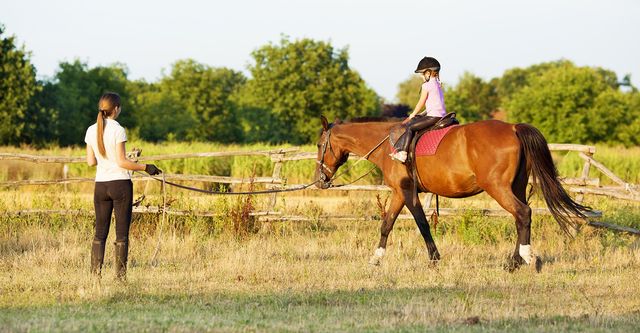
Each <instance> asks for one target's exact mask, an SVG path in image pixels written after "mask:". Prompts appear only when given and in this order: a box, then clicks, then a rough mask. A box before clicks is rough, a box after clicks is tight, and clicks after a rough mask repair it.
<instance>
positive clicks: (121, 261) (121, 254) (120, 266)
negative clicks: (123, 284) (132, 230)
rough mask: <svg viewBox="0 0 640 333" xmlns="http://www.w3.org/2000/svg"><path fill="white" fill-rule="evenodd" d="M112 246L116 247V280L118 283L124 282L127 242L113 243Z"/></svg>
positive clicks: (127, 252)
mask: <svg viewBox="0 0 640 333" xmlns="http://www.w3.org/2000/svg"><path fill="white" fill-rule="evenodd" d="M114 244H115V247H116V251H115V254H116V278H117V279H118V280H120V281H126V280H127V257H128V254H129V241H128V240H127V241H122V242H115V243H114Z"/></svg>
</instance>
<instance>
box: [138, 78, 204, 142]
mask: <svg viewBox="0 0 640 333" xmlns="http://www.w3.org/2000/svg"><path fill="white" fill-rule="evenodd" d="M165 90H166V89H164V90H162V89H161V86H160V84H158V83H147V82H145V81H133V82H130V84H129V91H130V92H131V95H132V96H133V107H134V109H135V112H134V115H135V118H136V123H137V124H138V127H137V133H138V135H139V136H140V138H141V139H143V140H147V141H152V142H158V141H165V140H177V139H179V138H181V139H184V138H186V136H187V131H188V130H189V128H192V127H193V126H195V121H194V120H193V119H192V118H191V115H190V114H189V113H188V112H187V110H186V108H185V107H184V106H183V105H182V103H180V101H179V99H178V98H177V97H176V96H174V95H173V94H171V92H170V91H165Z"/></svg>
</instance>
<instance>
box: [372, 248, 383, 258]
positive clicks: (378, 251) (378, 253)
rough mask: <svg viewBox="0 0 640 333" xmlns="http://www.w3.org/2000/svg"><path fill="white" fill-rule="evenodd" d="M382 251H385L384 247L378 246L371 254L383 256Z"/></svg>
mask: <svg viewBox="0 0 640 333" xmlns="http://www.w3.org/2000/svg"><path fill="white" fill-rule="evenodd" d="M384 251H385V249H384V248H382V247H379V248H377V249H376V252H374V253H373V255H374V256H376V257H378V258H382V257H384Z"/></svg>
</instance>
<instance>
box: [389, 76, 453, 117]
mask: <svg viewBox="0 0 640 333" xmlns="http://www.w3.org/2000/svg"><path fill="white" fill-rule="evenodd" d="M421 86H422V78H421V77H420V76H418V75H411V76H410V77H408V78H407V79H406V80H404V81H402V82H400V84H398V92H397V93H396V99H397V100H398V103H400V104H404V105H406V106H408V107H409V108H411V111H413V108H414V107H415V106H416V103H418V99H419V98H420V87H421ZM445 106H446V99H445ZM411 111H409V112H411Z"/></svg>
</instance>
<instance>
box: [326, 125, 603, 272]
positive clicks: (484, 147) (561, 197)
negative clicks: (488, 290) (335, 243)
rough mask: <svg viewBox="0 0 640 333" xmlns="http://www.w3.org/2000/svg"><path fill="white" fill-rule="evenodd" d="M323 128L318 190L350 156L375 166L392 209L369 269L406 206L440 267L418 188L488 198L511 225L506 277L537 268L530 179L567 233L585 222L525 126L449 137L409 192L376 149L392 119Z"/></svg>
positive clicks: (385, 147) (539, 138)
mask: <svg viewBox="0 0 640 333" xmlns="http://www.w3.org/2000/svg"><path fill="white" fill-rule="evenodd" d="M321 120H322V132H321V134H320V138H319V140H318V145H317V146H318V155H317V164H318V165H317V168H316V170H315V179H318V181H317V182H316V186H317V187H319V188H323V189H326V188H328V187H330V186H331V182H332V181H333V177H334V175H336V171H337V170H338V168H339V167H340V166H341V165H343V164H344V163H345V162H346V161H347V159H348V157H349V153H353V154H356V155H358V156H366V158H367V159H368V160H369V161H371V162H372V163H374V164H375V165H377V166H378V168H380V170H381V171H382V174H383V178H384V183H385V184H386V185H387V186H389V187H390V188H391V193H392V194H391V202H390V204H389V207H388V209H387V211H386V214H385V215H384V220H383V221H382V226H381V227H380V242H379V244H378V248H377V249H376V250H375V252H374V255H373V257H372V258H371V261H370V263H372V264H375V265H377V264H379V262H380V260H381V259H382V257H383V256H384V252H385V249H386V247H387V238H388V237H389V233H390V232H391V230H392V229H393V225H394V223H395V221H396V218H397V217H398V214H399V213H400V211H401V210H402V208H403V207H404V206H406V207H407V208H408V209H409V211H410V212H411V214H412V215H413V218H414V219H415V222H416V224H417V225H418V229H419V230H420V233H421V235H422V237H423V238H424V241H425V243H426V247H427V250H428V253H429V258H430V259H431V260H433V261H437V260H439V259H440V254H439V253H438V249H437V247H436V244H435V242H434V240H433V237H432V235H431V231H430V230H429V223H428V220H427V218H426V216H425V213H424V211H423V209H422V206H421V205H420V201H419V200H418V197H417V196H418V193H417V191H416V188H417V189H418V191H421V192H431V193H434V194H437V195H440V196H443V197H448V198H466V197H470V196H473V195H476V194H478V193H481V192H483V191H484V192H487V194H489V196H491V197H492V198H493V199H495V200H496V201H497V202H498V204H500V206H502V208H504V209H505V210H506V211H508V212H509V213H511V215H513V217H514V218H515V224H516V229H517V241H516V247H515V251H514V252H513V255H512V257H511V258H510V259H509V262H508V264H507V268H509V269H510V270H513V269H516V268H518V267H519V266H521V265H522V264H525V263H528V264H530V263H532V262H533V261H535V260H534V259H535V258H534V256H533V255H532V254H531V252H530V241H531V235H530V233H531V208H530V207H529V205H528V203H527V194H526V188H527V183H528V179H529V176H530V175H531V176H532V178H533V184H534V186H535V187H536V188H540V189H541V190H542V194H543V197H544V199H545V202H546V204H547V207H548V208H549V210H550V211H551V214H552V215H553V217H554V218H555V220H556V221H557V223H558V225H559V226H560V228H561V229H562V230H563V231H564V232H565V233H569V227H570V226H573V223H574V222H573V221H572V218H575V217H580V218H585V216H586V215H585V214H586V213H587V212H589V211H591V208H590V207H587V206H583V205H581V204H579V203H577V202H575V201H574V200H573V199H571V197H570V196H569V195H568V194H567V192H566V191H565V190H564V189H563V188H562V186H561V184H560V182H559V180H558V172H557V170H556V167H555V165H554V163H553V160H552V158H551V152H550V151H549V148H548V146H547V141H546V140H545V138H544V136H543V135H542V133H540V131H539V130H538V129H536V128H535V127H533V126H531V125H529V124H509V123H505V122H502V121H499V120H484V121H478V122H475V123H470V124H465V125H459V126H456V127H454V128H452V129H450V130H449V132H448V133H447V135H446V136H445V137H444V138H443V139H442V141H441V142H440V145H439V146H438V149H437V151H436V153H435V154H434V155H432V156H418V157H416V160H415V166H416V169H417V173H418V175H419V177H418V182H420V184H415V185H416V186H414V183H413V177H412V176H411V173H410V172H409V171H408V169H407V167H406V165H404V164H402V163H400V162H398V161H394V160H392V159H391V157H390V156H389V154H390V153H391V146H390V145H389V143H388V142H385V143H383V144H380V143H381V142H382V141H384V140H385V137H386V136H387V135H388V134H389V131H390V129H391V128H392V127H394V126H397V125H398V124H399V122H398V120H397V119H396V120H395V121H393V120H391V119H386V118H376V119H371V118H361V119H354V120H352V121H350V122H345V123H342V122H340V121H339V120H337V121H336V122H335V123H331V124H330V123H329V122H328V121H327V119H326V118H325V117H324V116H322V117H321Z"/></svg>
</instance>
